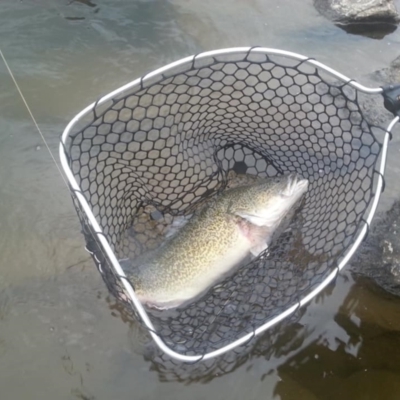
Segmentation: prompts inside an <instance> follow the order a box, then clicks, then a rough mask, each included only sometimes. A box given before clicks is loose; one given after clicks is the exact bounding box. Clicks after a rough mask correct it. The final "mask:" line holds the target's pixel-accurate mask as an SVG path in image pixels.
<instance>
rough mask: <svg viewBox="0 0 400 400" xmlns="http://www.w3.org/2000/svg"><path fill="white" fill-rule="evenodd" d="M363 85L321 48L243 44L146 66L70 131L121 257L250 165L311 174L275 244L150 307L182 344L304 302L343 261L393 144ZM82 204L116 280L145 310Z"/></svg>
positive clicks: (215, 337)
mask: <svg viewBox="0 0 400 400" xmlns="http://www.w3.org/2000/svg"><path fill="white" fill-rule="evenodd" d="M359 96H360V94H359V93H358V92H357V91H356V90H355V89H354V88H352V87H351V86H350V85H349V84H348V83H346V82H339V81H337V80H334V79H333V78H331V77H330V76H328V75H326V74H325V73H324V72H323V71H321V70H320V69H318V68H316V67H315V66H313V65H311V64H310V63H308V62H300V61H298V60H293V59H291V58H288V57H284V56H272V55H268V54H253V53H251V54H250V53H245V52H244V53H235V54H227V55H220V56H217V57H216V56H214V57H203V58H201V59H197V60H195V61H193V60H190V61H187V62H185V63H183V64H181V65H179V66H175V67H173V68H170V69H168V70H165V71H164V72H163V73H162V74H161V73H160V74H156V75H154V76H152V77H151V78H148V79H147V78H146V79H144V80H140V81H138V82H137V83H136V84H134V85H133V86H131V87H130V88H127V89H126V90H124V91H123V92H121V93H117V94H115V95H114V96H110V100H108V101H106V102H104V103H103V104H101V105H96V106H95V107H94V109H93V110H92V111H89V112H88V113H87V114H86V116H85V117H82V118H81V120H80V121H79V122H80V124H78V125H79V127H78V126H77V127H76V128H75V130H74V131H73V132H71V134H70V135H69V137H68V140H67V142H66V143H65V149H66V152H67V154H68V157H69V164H70V168H71V170H72V172H73V174H74V176H75V178H76V180H77V182H78V184H79V186H80V188H81V192H82V194H83V195H84V196H85V198H86V199H87V201H88V203H89V205H90V206H91V208H92V211H93V214H94V216H95V217H96V219H97V221H98V222H99V224H100V226H101V228H102V230H103V234H104V236H105V237H106V238H107V240H108V242H109V243H110V245H111V247H112V248H113V251H114V253H115V255H116V256H117V258H118V259H119V260H121V263H123V262H124V260H127V259H130V260H132V259H133V258H135V257H137V256H138V255H139V254H141V253H143V252H144V251H146V250H147V249H151V248H154V247H156V246H158V245H159V244H160V243H161V241H162V240H163V238H164V237H165V234H166V232H167V228H168V227H169V226H171V225H172V224H173V223H174V219H175V217H176V216H183V215H188V216H189V215H191V214H192V213H193V212H195V211H196V209H198V208H199V207H200V206H201V205H202V204H204V202H206V201H207V200H208V199H210V198H212V197H213V196H214V195H216V194H217V193H218V192H220V191H221V190H224V189H225V188H226V187H227V186H234V185H237V184H240V182H241V181H242V180H243V179H245V180H248V179H251V177H253V178H254V177H266V176H275V175H278V174H285V173H289V172H292V171H297V172H298V173H299V174H301V175H302V176H303V177H304V178H307V179H308V180H309V182H310V185H309V190H308V192H307V194H306V197H305V199H304V203H303V205H302V207H301V209H300V211H299V212H298V213H297V214H296V215H295V217H294V218H293V220H292V222H291V225H290V227H289V229H287V230H286V231H285V232H284V233H283V234H282V236H280V237H279V239H278V240H277V241H276V242H275V243H274V244H273V245H272V247H271V248H270V249H269V253H268V255H267V256H266V255H264V256H263V257H259V258H257V259H256V260H255V261H253V262H251V263H249V264H247V265H245V266H243V267H242V268H240V269H239V270H238V272H236V273H235V274H234V275H233V276H231V277H229V278H226V279H225V280H224V281H223V282H220V283H218V285H216V286H215V287H214V288H212V289H211V290H210V291H209V292H208V293H207V294H206V295H205V296H204V297H202V298H201V299H200V300H198V301H196V302H195V303H192V304H190V305H188V306H187V307H184V308H182V309H177V310H174V311H163V312H151V313H149V316H150V318H151V320H152V322H153V324H154V326H155V329H156V331H157V333H158V334H159V336H160V337H161V338H162V339H163V340H164V342H165V343H166V344H167V345H168V346H169V347H170V348H171V349H173V350H174V351H176V352H179V353H181V354H188V355H191V354H196V355H198V354H205V353H208V352H210V351H213V350H216V349H219V348H221V347H223V346H224V345H227V344H229V343H231V342H232V341H234V340H236V339H238V338H240V337H241V336H243V335H244V334H245V333H248V332H252V331H253V330H254V329H255V328H257V327H259V326H261V325H263V324H264V323H265V322H267V321H269V320H270V319H271V318H273V317H275V316H277V315H279V314H281V313H282V312H283V311H285V310H286V309H287V308H288V307H290V306H293V305H294V304H296V303H297V302H298V301H299V300H300V299H301V298H303V297H304V296H306V295H307V294H309V293H310V292H311V291H312V290H313V289H315V288H316V287H317V285H319V284H320V283H321V282H323V281H324V279H326V278H327V276H328V275H329V274H330V273H331V272H332V271H333V270H334V269H335V268H337V265H338V262H339V261H340V259H341V258H342V257H343V254H344V253H345V251H346V250H347V249H348V248H349V247H350V246H351V245H352V243H353V241H354V238H355V236H356V235H357V233H358V232H359V229H360V227H361V226H362V220H363V218H365V213H366V212H368V208H369V206H370V203H371V199H372V198H373V196H374V193H373V187H374V184H375V181H376V174H375V173H374V168H375V164H376V162H377V159H378V157H379V153H380V149H381V144H380V141H378V139H379V136H378V135H379V134H380V131H379V128H376V127H373V126H372V125H371V124H370V123H368V120H367V119H366V118H365V116H364V114H363V112H362V110H361V108H360V102H359ZM249 176H250V177H249ZM74 197H75V195H74ZM75 200H76V198H75ZM75 204H76V207H77V210H78V214H79V215H80V218H81V222H82V226H83V229H84V233H85V237H86V241H87V246H88V248H89V250H90V251H91V252H92V253H93V255H94V258H95V261H96V263H97V265H98V267H99V270H100V272H101V273H102V276H103V278H104V281H105V283H106V284H107V287H108V289H109V290H110V291H111V292H112V293H113V294H114V295H115V296H116V297H117V299H119V300H120V301H121V302H122V303H124V304H125V305H126V306H127V308H128V309H129V310H130V311H131V312H134V309H133V306H132V305H131V303H130V301H129V300H128V297H127V294H126V293H125V292H124V289H123V286H122V284H121V280H120V278H119V277H118V276H116V274H115V273H114V269H113V267H112V265H111V263H110V260H109V259H108V258H107V257H106V256H105V254H104V252H103V251H102V248H101V245H100V243H99V235H98V234H97V233H95V232H93V230H92V228H91V226H90V224H89V222H88V219H87V217H86V216H85V214H84V212H82V210H81V209H80V205H79V203H78V202H77V201H75Z"/></svg>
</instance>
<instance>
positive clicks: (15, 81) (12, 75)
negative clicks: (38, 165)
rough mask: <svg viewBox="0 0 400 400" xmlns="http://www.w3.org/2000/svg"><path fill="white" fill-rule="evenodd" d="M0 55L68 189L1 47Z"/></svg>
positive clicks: (66, 184)
mask: <svg viewBox="0 0 400 400" xmlns="http://www.w3.org/2000/svg"><path fill="white" fill-rule="evenodd" d="M0 56H1V58H2V59H3V61H4V64H5V66H6V68H7V70H8V73H9V74H10V76H11V79H12V81H13V82H14V84H15V87H16V88H17V90H18V93H19V94H20V96H21V99H22V101H23V103H24V104H25V107H26V109H27V110H28V113H29V115H30V116H31V118H32V121H33V123H34V125H35V126H36V129H37V131H38V132H39V134H40V136H41V138H42V140H43V143H44V144H45V146H46V147H47V150H48V151H49V153H50V156H51V158H52V159H53V161H54V164H55V165H56V167H57V169H58V172H59V173H60V175H61V177H62V179H63V181H64V183H65V186H66V187H67V188H68V190H69V187H68V183H67V181H66V180H65V178H64V175H63V173H62V172H61V169H60V167H59V165H58V164H57V161H56V159H55V157H54V155H53V153H52V151H51V149H50V147H49V145H48V144H47V142H46V139H45V137H44V135H43V133H42V131H41V129H40V128H39V125H38V124H37V122H36V119H35V117H34V116H33V114H32V111H31V109H30V107H29V105H28V103H27V101H26V99H25V97H24V95H23V94H22V91H21V89H20V87H19V85H18V83H17V80H16V79H15V77H14V74H13V73H12V71H11V68H10V66H9V65H8V62H7V60H6V58H5V57H4V54H3V52H2V51H1V49H0Z"/></svg>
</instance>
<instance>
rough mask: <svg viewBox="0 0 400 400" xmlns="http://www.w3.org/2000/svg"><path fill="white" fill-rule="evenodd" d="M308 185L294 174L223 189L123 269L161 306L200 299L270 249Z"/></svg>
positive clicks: (145, 298) (143, 295)
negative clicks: (245, 262)
mask: <svg viewBox="0 0 400 400" xmlns="http://www.w3.org/2000/svg"><path fill="white" fill-rule="evenodd" d="M307 187H308V181H307V180H306V179H302V178H301V177H299V176H298V175H296V174H294V173H292V174H290V175H284V176H279V177H274V178H267V179H263V180H261V181H260V182H257V183H252V184H249V185H246V186H241V187H236V188H233V189H229V190H226V191H224V192H223V193H222V194H221V195H219V196H218V197H217V198H216V199H214V200H211V201H210V202H209V203H208V204H207V205H206V206H204V208H203V209H202V210H201V211H200V212H199V213H197V214H196V215H195V216H194V217H192V218H191V219H190V220H189V221H188V222H187V223H186V224H185V225H184V226H183V227H181V228H180V230H179V231H178V232H177V233H175V234H174V235H172V237H170V238H169V239H168V240H166V241H165V242H164V243H163V244H162V245H161V246H160V247H159V248H158V249H156V250H154V251H152V252H149V253H146V254H144V255H143V256H140V257H139V258H138V259H136V260H135V261H134V262H133V265H131V266H130V267H129V270H126V268H124V269H125V271H126V273H127V277H128V279H130V281H131V282H132V283H133V285H134V289H135V293H136V295H137V297H138V298H139V300H140V301H141V302H142V304H144V305H146V306H148V307H151V308H156V309H160V310H162V309H168V308H174V307H178V306H180V305H182V304H183V303H186V302H187V301H189V300H190V299H193V298H194V297H197V296H198V295H199V294H201V293H203V292H204V291H205V290H206V289H207V288H208V287H210V286H211V285H212V284H213V283H215V282H216V281H217V280H218V278H220V277H221V276H223V275H224V274H226V273H227V272H228V271H229V270H230V269H232V268H233V267H234V266H236V265H238V264H239V263H240V262H241V261H243V260H244V259H245V258H246V257H248V256H251V255H252V256H258V255H259V254H260V253H261V252H263V251H264V250H266V249H267V247H268V245H269V244H270V240H271V237H272V235H273V233H274V232H275V231H276V229H277V228H278V226H279V225H280V223H281V221H282V220H283V219H284V218H285V217H286V216H287V215H288V214H289V213H290V211H291V210H292V209H293V207H294V206H295V205H296V203H297V202H298V201H299V199H300V198H301V197H302V196H303V194H304V193H305V192H306V191H307Z"/></svg>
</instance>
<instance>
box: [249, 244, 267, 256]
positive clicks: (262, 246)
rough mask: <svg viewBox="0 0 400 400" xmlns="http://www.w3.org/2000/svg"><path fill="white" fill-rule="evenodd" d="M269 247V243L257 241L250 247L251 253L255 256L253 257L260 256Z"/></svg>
mask: <svg viewBox="0 0 400 400" xmlns="http://www.w3.org/2000/svg"><path fill="white" fill-rule="evenodd" d="M267 249H268V244H267V243H265V242H264V243H261V242H260V243H257V244H256V245H254V246H253V247H252V248H251V249H250V253H251V255H252V256H253V258H256V257H257V256H259V255H260V254H261V253H262V252H264V251H265V250H267Z"/></svg>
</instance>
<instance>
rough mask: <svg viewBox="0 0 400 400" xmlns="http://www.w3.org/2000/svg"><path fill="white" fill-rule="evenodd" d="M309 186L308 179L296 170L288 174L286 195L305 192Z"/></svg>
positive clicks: (284, 192) (284, 193)
mask: <svg viewBox="0 0 400 400" xmlns="http://www.w3.org/2000/svg"><path fill="white" fill-rule="evenodd" d="M307 188H308V180H307V179H304V178H303V177H301V176H300V175H299V174H297V173H296V172H292V173H291V174H289V175H288V184H287V187H286V188H285V190H284V191H283V195H284V196H288V197H290V196H294V195H296V194H303V193H304V192H305V191H306V190H307Z"/></svg>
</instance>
